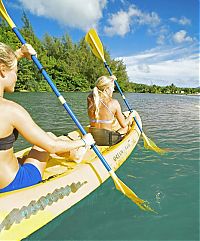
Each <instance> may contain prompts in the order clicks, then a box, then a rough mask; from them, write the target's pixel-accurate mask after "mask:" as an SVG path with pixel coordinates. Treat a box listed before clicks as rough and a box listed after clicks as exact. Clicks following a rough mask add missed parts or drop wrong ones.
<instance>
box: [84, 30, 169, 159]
mask: <svg viewBox="0 0 200 241" xmlns="http://www.w3.org/2000/svg"><path fill="white" fill-rule="evenodd" d="M85 41H86V42H87V43H88V44H89V46H90V48H91V50H92V52H93V54H94V55H95V56H96V57H97V58H99V59H100V60H102V61H103V63H104V65H105V67H106V69H107V70H108V72H109V74H110V75H112V71H111V69H110V68H109V66H108V64H107V63H106V60H105V58H104V50H103V45H102V43H101V40H100V39H99V36H98V35H97V32H96V31H95V29H90V30H89V32H88V33H87V34H86V36H85ZM115 85H116V86H117V89H118V90H119V92H120V94H121V96H122V98H123V100H124V102H125V104H126V106H127V107H128V110H129V111H130V112H132V111H133V110H132V108H131V107H130V106H129V103H128V101H127V100H126V97H125V96H124V94H123V92H122V90H121V88H120V86H119V84H118V82H117V80H115ZM133 118H134V121H135V122H136V124H137V126H138V128H139V130H140V132H141V134H142V137H143V140H144V147H145V148H146V149H150V150H153V151H155V152H157V153H159V154H163V153H165V152H166V150H164V149H161V148H159V147H158V146H157V145H156V144H155V143H154V142H153V141H152V140H150V139H149V138H148V137H147V136H146V135H145V134H144V132H143V130H142V128H141V126H140V124H139V123H138V121H137V119H136V117H133Z"/></svg>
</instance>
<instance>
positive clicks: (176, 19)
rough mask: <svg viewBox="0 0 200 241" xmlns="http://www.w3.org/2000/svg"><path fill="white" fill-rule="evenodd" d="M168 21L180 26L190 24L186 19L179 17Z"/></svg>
mask: <svg viewBox="0 0 200 241" xmlns="http://www.w3.org/2000/svg"><path fill="white" fill-rule="evenodd" d="M170 20H171V21H172V22H174V23H178V24H180V25H190V24H191V20H190V19H188V18H186V17H181V18H180V19H178V18H175V17H172V18H170Z"/></svg>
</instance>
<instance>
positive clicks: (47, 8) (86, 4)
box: [19, 0, 107, 31]
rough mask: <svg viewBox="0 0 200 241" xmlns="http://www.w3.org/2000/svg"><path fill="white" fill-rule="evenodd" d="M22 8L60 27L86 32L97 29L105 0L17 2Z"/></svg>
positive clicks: (37, 0) (33, 0)
mask: <svg viewBox="0 0 200 241" xmlns="http://www.w3.org/2000/svg"><path fill="white" fill-rule="evenodd" d="M19 1H20V2H21V4H22V5H23V7H24V8H26V9H28V10H29V11H30V12H31V13H33V14H36V15H38V16H44V17H46V18H51V19H54V20H56V21H57V22H59V23H60V24H61V25H64V26H70V27H75V28H78V29H82V30H86V31H87V30H88V29H89V28H91V27H97V25H98V21H99V20H100V19H101V18H102V11H103V9H104V8H105V6H106V4H107V0H76V1H74V0H67V1H66V0H56V1H55V0H46V1H44V0H28V1H27V0H19Z"/></svg>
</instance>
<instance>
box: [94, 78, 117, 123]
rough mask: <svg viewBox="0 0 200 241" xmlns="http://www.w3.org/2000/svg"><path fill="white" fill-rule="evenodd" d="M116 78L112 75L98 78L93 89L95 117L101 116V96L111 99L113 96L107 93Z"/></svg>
mask: <svg viewBox="0 0 200 241" xmlns="http://www.w3.org/2000/svg"><path fill="white" fill-rule="evenodd" d="M113 84H114V78H113V77H112V76H109V77H107V76H101V77H99V78H98V79H97V81H96V83H95V87H94V89H93V99H94V107H95V113H94V115H95V118H96V119H97V120H98V118H99V102H100V98H106V99H110V98H111V97H110V96H109V95H108V94H107V93H106V90H107V89H109V88H111V87H113Z"/></svg>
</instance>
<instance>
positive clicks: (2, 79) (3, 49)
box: [0, 43, 94, 193]
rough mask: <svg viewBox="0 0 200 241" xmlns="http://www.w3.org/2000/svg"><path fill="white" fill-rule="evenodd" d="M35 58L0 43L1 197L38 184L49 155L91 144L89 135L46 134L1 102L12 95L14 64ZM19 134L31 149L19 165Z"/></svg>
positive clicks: (7, 102) (15, 107) (9, 104)
mask: <svg viewBox="0 0 200 241" xmlns="http://www.w3.org/2000/svg"><path fill="white" fill-rule="evenodd" d="M35 54H36V52H35V50H34V49H33V48H32V46H31V45H28V44H26V45H23V46H22V47H21V48H20V49H18V50H17V51H15V52H14V51H13V50H12V49H11V48H10V47H9V46H7V45H6V44H4V43H0V193H2V192H7V191H12V190H16V189H20V188H24V187H27V186H32V185H34V184H37V183H39V182H40V181H41V180H42V176H43V173H44V170H45V167H46V164H47V161H48V159H49V155H50V154H51V153H53V154H54V153H55V154H58V155H59V154H62V153H67V152H69V151H70V150H77V148H81V147H84V146H90V145H91V144H93V143H94V139H93V137H92V135H91V134H87V135H85V136H83V137H82V139H79V140H74V141H73V140H61V139H59V138H58V137H56V136H55V135H53V134H48V133H46V132H45V131H44V130H42V129H41V128H40V127H39V126H38V125H37V124H36V123H35V122H34V121H33V119H32V118H31V116H30V115H29V113H28V112H27V111H26V110H25V109H24V108H23V107H22V106H20V105H19V104H17V103H15V102H13V101H10V100H7V99H5V98H4V92H14V89H15V84H16V81H17V61H18V60H19V59H20V58H22V57H26V58H28V59H31V55H35ZM18 133H19V134H21V135H22V136H23V137H24V138H25V139H26V140H27V141H28V142H30V143H31V144H33V145H34V146H33V148H32V149H31V151H30V152H29V154H28V155H27V156H26V158H25V159H24V160H21V161H22V162H21V163H19V160H18V159H17V158H16V156H15V154H14V150H13V143H14V142H15V141H16V139H17V137H18Z"/></svg>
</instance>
